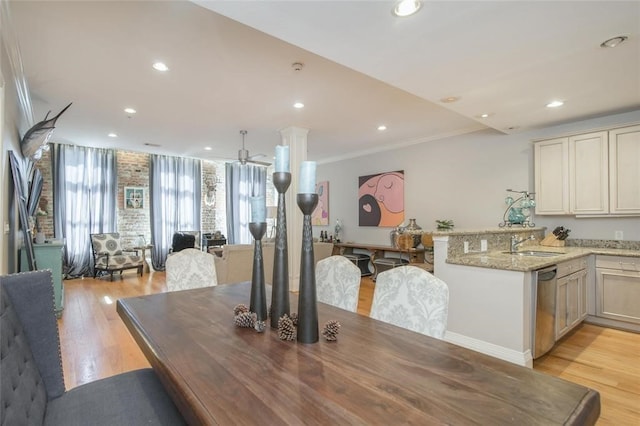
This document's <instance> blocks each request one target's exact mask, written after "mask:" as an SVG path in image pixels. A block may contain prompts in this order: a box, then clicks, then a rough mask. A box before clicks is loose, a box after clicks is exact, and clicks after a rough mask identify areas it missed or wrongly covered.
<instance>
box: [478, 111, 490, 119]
mask: <svg viewBox="0 0 640 426" xmlns="http://www.w3.org/2000/svg"><path fill="white" fill-rule="evenodd" d="M492 115H493V113H492V112H485V113H484V114H480V115H478V118H488V117H491V116H492Z"/></svg>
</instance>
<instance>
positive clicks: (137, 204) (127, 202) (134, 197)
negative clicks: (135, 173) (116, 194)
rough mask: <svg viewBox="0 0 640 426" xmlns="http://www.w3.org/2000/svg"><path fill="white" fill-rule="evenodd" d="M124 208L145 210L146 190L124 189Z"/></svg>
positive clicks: (129, 187)
mask: <svg viewBox="0 0 640 426" xmlns="http://www.w3.org/2000/svg"><path fill="white" fill-rule="evenodd" d="M124 208H125V209H143V208H144V188H143V187H140V186H125V187H124Z"/></svg>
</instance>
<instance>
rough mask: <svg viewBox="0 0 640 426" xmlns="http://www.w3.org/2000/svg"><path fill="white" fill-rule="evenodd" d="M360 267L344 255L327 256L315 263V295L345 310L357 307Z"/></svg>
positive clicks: (352, 310) (321, 300)
mask: <svg viewBox="0 0 640 426" xmlns="http://www.w3.org/2000/svg"><path fill="white" fill-rule="evenodd" d="M360 274H361V273H360V268H358V267H357V266H356V265H354V264H353V262H351V261H350V260H349V259H347V258H346V257H344V256H329V257H327V258H325V259H322V260H320V261H318V263H317V264H316V297H317V299H318V302H322V303H327V304H329V305H333V306H336V307H338V308H341V309H345V310H347V311H351V312H356V311H357V309H358V293H359V291H360Z"/></svg>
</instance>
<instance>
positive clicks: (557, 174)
mask: <svg viewBox="0 0 640 426" xmlns="http://www.w3.org/2000/svg"><path fill="white" fill-rule="evenodd" d="M568 141H569V139H568V138H558V139H551V140H546V141H541V142H537V143H536V144H535V145H534V158H535V192H536V207H535V212H536V214H555V215H557V214H569V213H570V210H569V143H568Z"/></svg>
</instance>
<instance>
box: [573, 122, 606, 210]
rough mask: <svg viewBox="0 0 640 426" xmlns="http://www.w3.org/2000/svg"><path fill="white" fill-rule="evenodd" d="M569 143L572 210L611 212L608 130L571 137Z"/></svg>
mask: <svg viewBox="0 0 640 426" xmlns="http://www.w3.org/2000/svg"><path fill="white" fill-rule="evenodd" d="M568 144H569V211H570V212H571V213H572V214H576V215H580V214H603V213H608V212H609V162H608V133H607V132H595V133H587V134H584V135H577V136H571V137H569V140H568Z"/></svg>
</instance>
